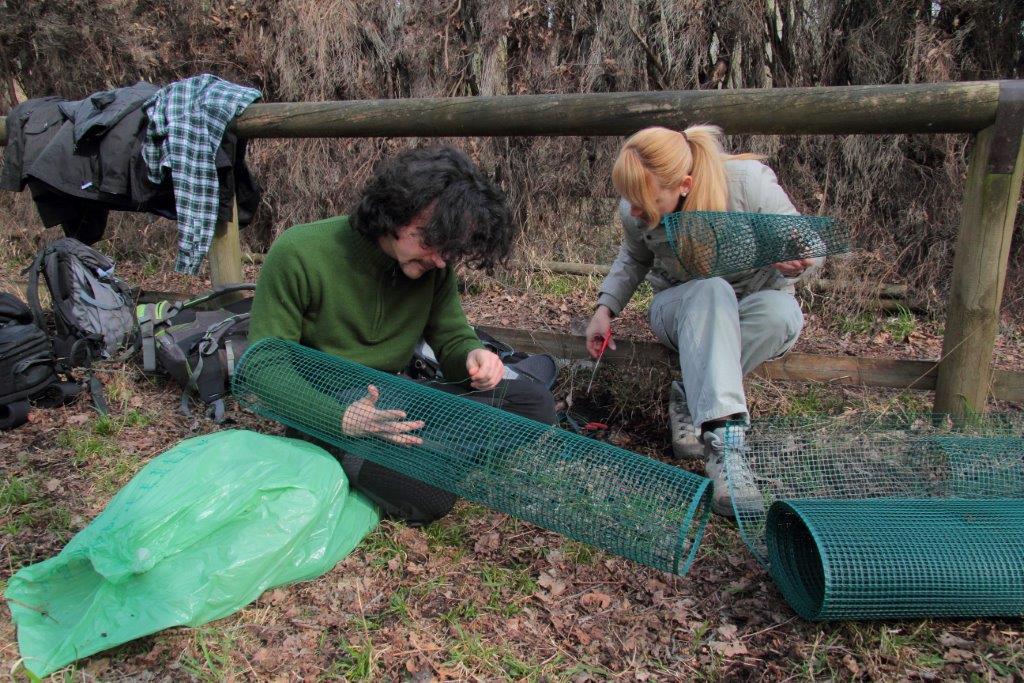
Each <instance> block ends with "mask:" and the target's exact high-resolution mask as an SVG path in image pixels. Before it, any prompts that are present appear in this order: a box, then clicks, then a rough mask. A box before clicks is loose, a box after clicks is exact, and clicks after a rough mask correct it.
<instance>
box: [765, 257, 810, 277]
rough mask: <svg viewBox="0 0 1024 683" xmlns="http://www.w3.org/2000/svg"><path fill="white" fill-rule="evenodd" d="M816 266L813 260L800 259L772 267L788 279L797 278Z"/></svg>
mask: <svg viewBox="0 0 1024 683" xmlns="http://www.w3.org/2000/svg"><path fill="white" fill-rule="evenodd" d="M813 264H814V259H812V258H798V259H795V260H793V261H782V262H781V263H773V264H772V267H773V268H775V270H777V271H779V272H780V273H782V274H783V275H785V276H786V277H796V276H798V275H800V274H801V273H802V272H804V271H805V270H807V269H808V268H809V267H811V266H812V265H813Z"/></svg>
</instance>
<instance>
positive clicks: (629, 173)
mask: <svg viewBox="0 0 1024 683" xmlns="http://www.w3.org/2000/svg"><path fill="white" fill-rule="evenodd" d="M761 158H763V157H761V156H759V155H757V154H726V153H725V150H724V149H723V148H722V129H721V128H719V127H718V126H709V125H699V126H690V127H689V128H687V129H686V130H684V131H682V132H679V131H676V130H670V129H668V128H662V127H660V126H654V127H652V128H644V129H643V130H641V131H639V132H637V133H634V134H633V135H631V136H630V137H629V139H628V140H626V142H625V144H623V145H622V150H621V151H620V152H619V157H618V159H616V160H615V167H614V168H613V169H612V184H613V185H615V189H616V191H617V192H618V193H619V194H620V195H621V196H622V197H624V198H625V199H626V201H628V202H629V203H630V204H632V205H633V206H637V207H640V208H641V209H643V212H644V215H645V216H646V217H647V219H648V220H649V221H650V224H651V225H655V224H657V223H658V221H660V220H661V213H660V212H659V211H658V208H657V206H656V204H655V195H656V194H657V192H658V189H659V187H661V188H670V187H678V186H679V185H680V184H682V182H683V179H684V178H685V177H686V176H692V177H693V186H692V187H691V188H690V192H689V194H688V195H687V196H686V199H685V201H684V202H683V210H684V211H725V209H726V205H727V203H728V201H729V191H728V187H727V186H726V182H725V161H726V160H727V159H761Z"/></svg>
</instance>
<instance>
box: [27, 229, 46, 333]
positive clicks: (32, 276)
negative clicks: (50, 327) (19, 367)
mask: <svg viewBox="0 0 1024 683" xmlns="http://www.w3.org/2000/svg"><path fill="white" fill-rule="evenodd" d="M48 250H49V247H43V248H42V249H40V250H39V253H38V254H36V257H35V258H34V259H33V260H32V265H30V266H28V267H27V268H25V270H23V271H21V274H22V275H28V305H29V307H30V308H31V309H32V317H33V318H34V319H35V321H36V326H37V327H39V329H41V330H45V329H46V318H45V317H44V315H43V307H42V305H41V304H40V303H39V274H40V272H41V271H42V269H43V258H44V257H45V256H46V252H47V251H48Z"/></svg>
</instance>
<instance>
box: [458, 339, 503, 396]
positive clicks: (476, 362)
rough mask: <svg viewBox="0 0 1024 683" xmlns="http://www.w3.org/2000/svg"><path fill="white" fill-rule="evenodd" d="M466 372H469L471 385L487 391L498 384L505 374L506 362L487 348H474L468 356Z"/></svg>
mask: <svg viewBox="0 0 1024 683" xmlns="http://www.w3.org/2000/svg"><path fill="white" fill-rule="evenodd" d="M466 372H468V373H469V384H470V386H472V387H473V388H474V389H479V390H480V391H487V390H488V389H493V388H494V387H496V386H498V382H500V381H501V378H502V377H504V376H505V364H504V363H502V362H501V359H500V358H498V356H497V355H496V354H494V353H491V352H490V351H488V350H487V349H473V350H472V351H470V352H469V355H468V356H466Z"/></svg>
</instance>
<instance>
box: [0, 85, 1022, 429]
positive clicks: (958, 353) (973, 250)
mask: <svg viewBox="0 0 1024 683" xmlns="http://www.w3.org/2000/svg"><path fill="white" fill-rule="evenodd" d="M699 122H707V123H714V124H717V125H720V126H722V127H723V128H724V129H725V131H726V132H727V133H758V134H779V135H782V134H785V135H822V134H901V133H908V134H911V133H932V134H934V133H969V134H971V135H972V136H973V142H974V149H973V152H972V155H971V161H970V166H969V169H968V178H967V185H966V189H965V194H964V210H963V213H962V216H961V223H960V234H959V238H958V241H957V250H956V257H955V259H954V264H953V276H952V280H951V286H950V296H949V307H948V309H947V312H946V334H945V338H944V341H943V354H942V360H941V362H940V363H939V364H938V370H937V376H936V378H935V380H934V382H935V392H936V397H935V409H936V410H939V411H944V412H953V413H957V414H962V413H964V412H966V411H969V410H983V409H984V406H985V402H986V400H987V398H988V396H989V394H990V393H991V391H992V386H993V382H992V377H993V373H992V350H993V348H994V344H995V336H996V330H997V325H998V320H999V305H1000V302H1001V300H1002V294H1003V285H1004V283H1005V279H1006V268H1007V261H1008V256H1009V248H1010V239H1011V237H1012V231H1013V224H1014V219H1015V217H1016V212H1017V203H1018V198H1019V197H1020V190H1021V179H1022V170H1024V146H1022V145H1021V134H1022V129H1024V81H980V82H965V83H935V84H914V85H873V86H846V87H829V88H777V89H763V90H713V91H692V92H691V91H685V92H676V91H671V92H668V91H666V92H637V93H591V94H578V95H520V96H505V97H457V98H420V99H403V100H370V101H351V102H303V103H269V104H254V105H251V106H250V107H249V108H248V109H246V111H245V112H244V113H243V114H242V115H241V116H239V117H238V119H236V121H235V122H234V124H233V126H234V129H235V131H236V132H237V133H238V134H239V135H240V136H242V137H248V138H255V137H262V138H273V137H384V136H496V135H624V134H628V133H632V132H634V131H636V130H638V129H640V128H643V127H645V126H651V125H662V126H669V127H675V128H681V127H685V126H686V125H689V124H692V123H699ZM4 141H6V126H5V119H4V118H3V117H0V143H3V142H4ZM239 255H240V249H239V247H238V231H237V225H234V223H233V222H232V223H228V224H225V225H222V226H218V230H217V234H216V236H215V238H214V244H213V247H212V249H211V252H210V264H211V273H212V276H213V279H214V282H215V283H216V284H222V283H226V282H232V281H237V280H238V279H240V277H241V264H240V261H239Z"/></svg>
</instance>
